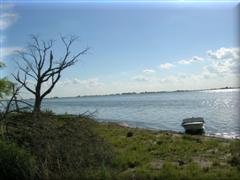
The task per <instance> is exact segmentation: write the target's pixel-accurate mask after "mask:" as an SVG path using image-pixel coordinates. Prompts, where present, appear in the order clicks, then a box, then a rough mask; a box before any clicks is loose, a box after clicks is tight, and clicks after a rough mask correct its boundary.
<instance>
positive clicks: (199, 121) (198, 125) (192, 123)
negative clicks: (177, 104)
mask: <svg viewBox="0 0 240 180" xmlns="http://www.w3.org/2000/svg"><path fill="white" fill-rule="evenodd" d="M204 123H205V122H204V120H203V118H202V117H196V118H194V117H192V118H187V119H183V122H182V126H183V127H184V129H185V131H203V130H204Z"/></svg>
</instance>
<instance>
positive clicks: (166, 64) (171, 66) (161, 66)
mask: <svg viewBox="0 0 240 180" xmlns="http://www.w3.org/2000/svg"><path fill="white" fill-rule="evenodd" d="M173 67H174V65H173V64H171V63H164V64H160V68H162V69H171V68H173Z"/></svg>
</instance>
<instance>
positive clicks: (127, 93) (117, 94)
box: [30, 87, 240, 99]
mask: <svg viewBox="0 0 240 180" xmlns="http://www.w3.org/2000/svg"><path fill="white" fill-rule="evenodd" d="M223 89H240V87H222V88H210V89H194V90H174V91H145V92H123V93H115V94H104V95H83V96H81V95H78V96H65V97H58V96H54V97H49V98H45V99H58V98H80V97H102V96H103V97H104V96H125V95H140V94H158V93H176V92H193V91H209V90H223ZM30 99H33V98H30Z"/></svg>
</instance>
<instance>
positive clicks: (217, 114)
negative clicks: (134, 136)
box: [43, 89, 240, 138]
mask: <svg viewBox="0 0 240 180" xmlns="http://www.w3.org/2000/svg"><path fill="white" fill-rule="evenodd" d="M43 107H44V108H45V109H51V110H53V111H54V112H55V113H57V114H63V113H69V114H81V113H84V112H86V111H89V112H94V111H96V112H95V114H94V115H95V117H96V118H97V119H98V120H99V121H111V122H119V123H127V124H128V125H129V126H131V127H140V128H149V129H156V130H173V131H180V132H184V129H183V128H182V127H181V122H182V119H184V118H188V117H203V118H204V120H205V122H206V123H205V131H206V134H209V135H215V136H222V137H226V138H231V137H240V111H239V110H240V89H223V90H206V91H189V92H169V93H155V94H136V95H115V96H92V97H79V98H77V97H76V98H56V99H45V100H44V102H43Z"/></svg>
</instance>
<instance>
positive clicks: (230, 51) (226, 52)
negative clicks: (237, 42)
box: [207, 47, 240, 60]
mask: <svg viewBox="0 0 240 180" xmlns="http://www.w3.org/2000/svg"><path fill="white" fill-rule="evenodd" d="M239 54H240V51H239V48H224V47H222V48H220V49H218V50H216V51H212V50H209V51H207V55H208V56H209V57H211V58H212V59H218V60H223V59H239V56H240V55H239Z"/></svg>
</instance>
